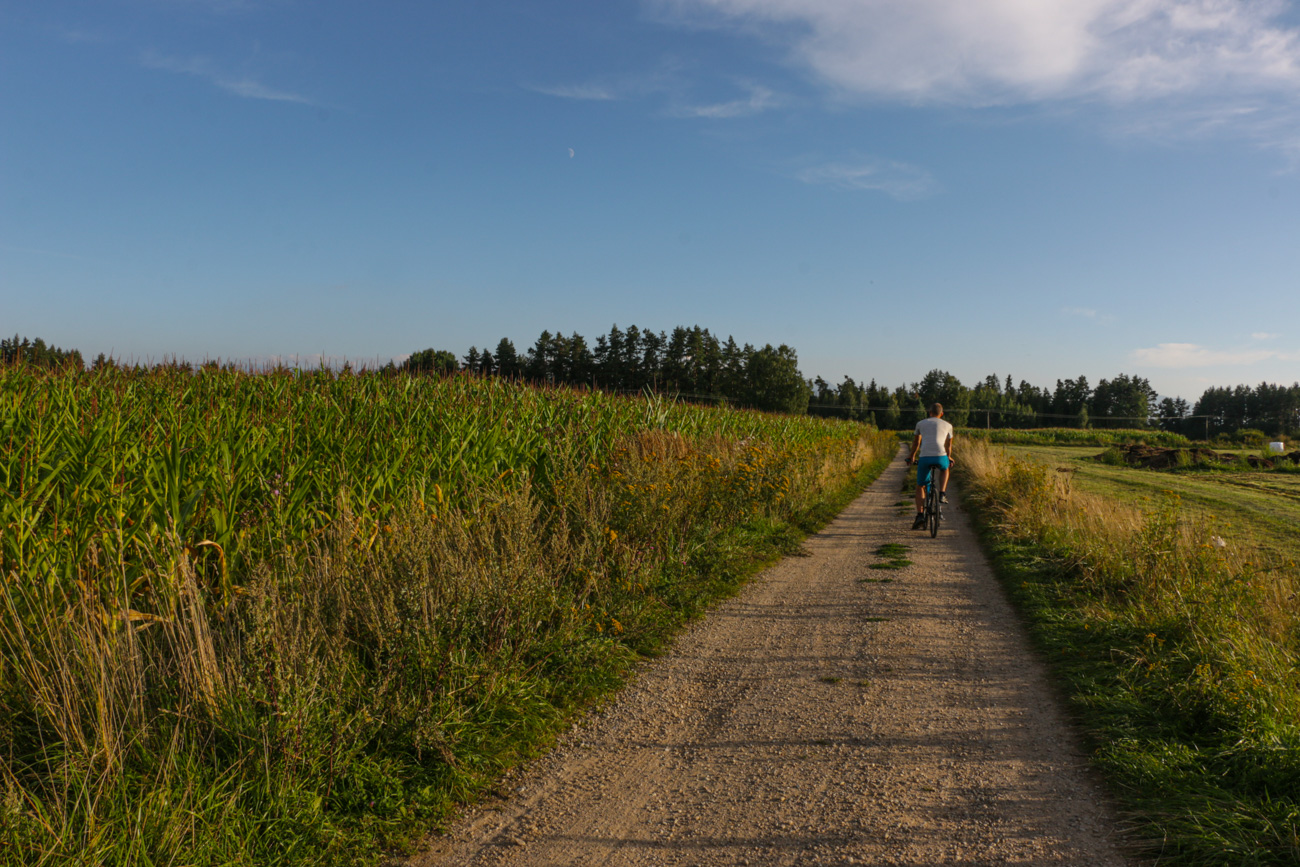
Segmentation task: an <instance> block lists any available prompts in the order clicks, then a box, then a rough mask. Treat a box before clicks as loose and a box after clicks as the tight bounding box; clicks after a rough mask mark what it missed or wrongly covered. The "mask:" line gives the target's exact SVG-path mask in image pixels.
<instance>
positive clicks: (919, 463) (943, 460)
mask: <svg viewBox="0 0 1300 867" xmlns="http://www.w3.org/2000/svg"><path fill="white" fill-rule="evenodd" d="M930 467H938V468H939V469H941V470H946V469H948V456H947V455H939V457H937V458H917V459H916V486H917V487H918V488H924V487H925V486H926V485H928V484H930Z"/></svg>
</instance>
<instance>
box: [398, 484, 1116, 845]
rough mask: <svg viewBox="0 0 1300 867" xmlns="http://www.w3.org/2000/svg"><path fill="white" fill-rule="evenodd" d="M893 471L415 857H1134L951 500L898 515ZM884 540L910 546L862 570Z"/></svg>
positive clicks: (900, 497)
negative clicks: (920, 518) (923, 519)
mask: <svg viewBox="0 0 1300 867" xmlns="http://www.w3.org/2000/svg"><path fill="white" fill-rule="evenodd" d="M905 469H906V468H905V466H904V465H903V464H902V462H901V460H900V461H897V462H895V463H894V464H893V466H891V467H890V468H889V469H888V470H887V471H886V472H885V474H884V475H883V476H882V477H881V479H880V480H879V481H877V482H876V484H875V485H873V486H872V488H871V489H870V490H869V491H868V492H867V493H866V494H864V495H863V496H862V497H861V498H859V499H858V500H857V501H856V502H855V503H854V504H853V505H852V506H850V507H849V508H848V509H847V510H846V511H845V512H844V513H843V514H842V515H841V516H840V517H839V518H838V519H836V521H835V522H834V523H833V524H831V525H830V526H829V527H827V528H826V529H825V530H824V531H823V532H821V533H819V534H817V535H816V536H815V537H813V538H811V539H810V540H809V541H808V542H807V544H806V546H805V554H806V556H799V557H791V558H787V559H786V560H785V561H783V562H781V563H779V564H778V565H776V566H774V567H773V568H771V569H769V570H768V571H767V572H765V573H764V574H763V575H762V576H760V577H759V578H758V579H757V580H755V581H754V582H753V583H752V584H751V585H750V586H749V587H747V588H746V590H745V591H744V592H743V593H742V594H741V595H739V596H738V597H736V598H735V599H732V600H730V601H728V602H726V603H724V604H723V605H721V606H719V607H718V608H717V609H716V610H715V611H714V612H713V613H712V614H711V615H710V616H709V617H708V618H707V619H706V620H705V621H703V622H702V623H700V624H698V625H696V626H695V627H694V628H693V629H691V630H689V631H688V632H687V633H686V634H684V635H683V636H682V637H681V639H680V640H679V641H678V642H677V644H676V645H675V646H674V648H673V649H672V651H671V652H670V653H668V654H667V655H666V656H664V657H663V658H661V659H659V660H656V661H655V662H653V663H652V664H649V665H647V666H646V668H645V669H644V670H643V672H642V673H641V674H640V676H639V677H638V678H637V680H636V682H635V683H634V684H633V685H632V686H631V687H629V688H628V689H627V690H626V691H625V692H624V693H623V694H622V695H621V696H619V697H618V698H617V699H616V700H615V701H614V702H612V703H611V705H610V706H609V707H608V708H607V709H606V710H605V711H604V712H603V713H600V714H598V715H596V716H594V717H593V718H592V719H591V720H590V721H589V722H587V723H586V724H584V725H582V726H580V727H579V728H577V729H576V730H575V731H574V732H572V733H571V735H569V736H568V737H566V738H565V740H564V741H563V742H562V743H561V745H560V747H559V748H558V749H557V750H555V751H554V752H553V753H552V754H550V755H548V756H547V757H546V758H544V759H541V760H539V761H537V762H535V763H533V765H532V766H530V767H529V768H527V769H525V770H524V771H523V772H522V773H520V774H518V775H516V776H514V777H512V779H511V780H510V782H509V786H510V788H511V790H512V792H513V793H512V795H511V796H510V797H509V798H507V799H504V800H500V801H496V802H493V803H488V804H486V805H484V806H483V807H481V808H479V809H477V810H475V811H473V812H472V813H470V814H469V815H467V816H466V817H465V818H464V819H463V820H462V821H460V822H459V823H458V824H457V825H455V826H454V827H453V829H452V831H451V833H450V834H448V835H446V836H443V837H439V838H435V839H433V840H431V841H430V847H431V848H430V849H429V850H428V851H427V852H425V853H424V854H422V855H421V856H419V857H417V858H415V859H413V861H412V864H414V865H418V867H433V865H489V864H493V865H495V864H512V865H589V864H601V865H645V864H656V865H657V864H671V865H690V864H696V865H721V864H728V865H731V864H753V865H759V864H763V865H768V864H908V865H936V864H949V863H974V864H1002V863H1012V864H1079V865H1090V867H1103V865H1122V864H1129V863H1131V862H1130V861H1128V860H1127V859H1126V858H1125V857H1124V856H1123V855H1122V854H1121V853H1120V851H1119V848H1118V845H1117V839H1116V838H1117V834H1116V828H1117V822H1116V819H1115V817H1114V816H1113V814H1112V813H1111V812H1110V811H1109V809H1108V808H1107V807H1105V806H1104V805H1103V804H1102V803H1101V801H1100V795H1099V792H1098V789H1097V787H1096V785H1095V784H1094V782H1093V781H1092V780H1091V778H1090V777H1089V775H1088V774H1087V773H1086V772H1085V770H1084V769H1083V760H1082V757H1081V756H1080V754H1079V751H1078V748H1077V745H1076V744H1075V742H1074V740H1073V738H1072V737H1071V736H1070V734H1069V733H1068V732H1067V730H1066V728H1065V725H1064V723H1063V721H1062V717H1061V715H1060V714H1059V713H1058V711H1057V709H1056V703H1055V700H1054V698H1053V696H1052V693H1051V691H1050V689H1049V688H1048V686H1047V684H1046V681H1045V678H1044V674H1043V671H1042V669H1041V667H1040V665H1039V664H1037V663H1036V662H1035V661H1034V660H1032V659H1031V657H1030V654H1029V651H1028V649H1027V644H1026V641H1025V638H1024V636H1023V633H1022V630H1021V628H1020V627H1019V625H1018V624H1017V622H1016V620H1015V618H1014V617H1013V615H1012V613H1011V610H1010V608H1009V607H1008V605H1007V603H1006V601H1005V600H1004V598H1003V596H1002V594H1001V591H1000V589H999V588H998V586H997V584H996V582H995V581H994V579H993V577H992V575H991V574H990V572H989V570H988V567H987V566H986V565H985V562H984V560H983V558H982V556H981V555H980V553H979V551H978V549H977V547H976V544H975V540H974V537H973V534H972V532H971V529H970V527H969V525H968V523H967V521H966V518H965V515H964V514H962V513H961V512H960V511H959V510H957V509H956V508H951V507H950V508H949V510H948V515H949V520H948V522H947V523H946V524H945V527H944V528H943V529H942V530H941V531H940V534H939V537H938V538H937V539H931V538H930V537H929V535H928V534H922V533H912V532H910V531H909V530H908V527H909V526H910V524H911V521H910V510H911V507H910V505H908V506H907V507H906V509H907V510H908V514H901V513H902V510H901V509H900V508H899V507H898V506H896V504H897V503H898V502H900V501H902V500H908V501H909V503H910V497H908V496H906V495H901V494H900V490H901V487H902V483H903V476H904V471H905ZM887 542H900V543H903V544H906V545H910V546H911V550H910V551H909V552H908V554H907V556H908V557H909V558H910V559H911V560H912V561H913V565H911V566H908V567H906V568H904V569H902V570H899V571H888V570H873V569H871V568H869V567H870V565H871V564H872V563H877V562H880V560H881V558H879V557H877V556H876V555H874V554H873V553H872V552H873V551H874V549H876V548H877V547H878V546H879V545H882V544H884V543H887ZM882 578H892V579H893V580H892V581H890V582H887V583H880V582H879V579H882Z"/></svg>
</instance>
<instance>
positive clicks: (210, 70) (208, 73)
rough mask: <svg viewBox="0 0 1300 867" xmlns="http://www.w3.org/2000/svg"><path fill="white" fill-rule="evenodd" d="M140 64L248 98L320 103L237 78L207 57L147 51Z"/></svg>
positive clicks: (244, 78) (247, 78)
mask: <svg viewBox="0 0 1300 867" xmlns="http://www.w3.org/2000/svg"><path fill="white" fill-rule="evenodd" d="M140 62H141V63H143V64H144V65H145V66H147V67H149V68H150V69H161V70H164V71H166V72H175V73H179V74H181V75H193V76H195V77H197V78H202V79H204V80H206V81H208V82H209V83H210V84H212V85H214V86H216V87H219V88H220V89H222V90H224V91H226V92H227V93H233V94H234V95H236V96H242V97H244V98H246V99H266V100H271V101H273V102H295V103H299V104H301V105H317V103H316V102H315V101H314V100H312V99H309V98H307V97H305V96H302V95H301V94H297V93H292V92H290V91H287V90H277V89H275V88H272V87H268V86H267V85H265V84H262V83H261V82H260V81H257V80H255V79H253V78H251V77H249V76H236V75H231V74H229V73H226V72H224V71H222V70H221V69H219V68H218V67H217V65H216V64H214V63H213V62H212V61H211V60H209V59H208V58H206V57H170V56H167V55H162V54H158V53H156V52H145V54H144V55H143V56H142V57H141V58H140Z"/></svg>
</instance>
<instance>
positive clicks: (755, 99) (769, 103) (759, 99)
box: [673, 84, 781, 118]
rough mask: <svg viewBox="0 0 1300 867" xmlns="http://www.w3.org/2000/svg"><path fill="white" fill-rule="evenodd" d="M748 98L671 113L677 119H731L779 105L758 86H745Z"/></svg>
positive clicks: (763, 88)
mask: <svg viewBox="0 0 1300 867" xmlns="http://www.w3.org/2000/svg"><path fill="white" fill-rule="evenodd" d="M747 88H748V90H749V96H748V97H746V98H744V99H733V100H731V101H730V102H716V103H712V104H709V105H693V106H686V107H683V108H679V109H677V110H676V111H674V112H673V113H674V114H676V115H678V116H679V117H708V118H731V117H744V116H746V115H751V114H758V113H759V112H763V111H767V110H768V109H770V108H776V107H777V106H779V105H780V104H781V101H780V99H778V98H777V96H776V94H774V93H773V92H772V91H771V90H769V89H767V88H766V87H762V86H760V85H756V84H751V85H747Z"/></svg>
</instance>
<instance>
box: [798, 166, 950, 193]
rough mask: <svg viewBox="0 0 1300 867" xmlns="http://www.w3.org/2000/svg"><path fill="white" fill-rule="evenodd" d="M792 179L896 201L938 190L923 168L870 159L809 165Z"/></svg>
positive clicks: (937, 185) (937, 184) (935, 182)
mask: <svg viewBox="0 0 1300 867" xmlns="http://www.w3.org/2000/svg"><path fill="white" fill-rule="evenodd" d="M795 177H796V178H798V179H799V180H801V181H803V182H804V183H806V184H823V185H826V186H831V187H838V188H839V189H842V190H860V191H872V192H881V193H885V194H886V195H888V196H891V197H893V198H895V199H898V200H900V201H915V200H917V199H924V198H928V197H930V196H933V195H935V194H936V193H938V192H939V191H940V186H939V182H938V181H936V180H935V179H934V177H933V176H932V175H931V174H930V173H929V172H927V171H926V170H925V169H923V168H920V167H919V166H914V165H909V164H908V163H902V162H897V161H895V160H885V159H880V158H878V157H870V156H857V157H853V158H850V159H846V160H842V161H834V162H820V163H817V164H814V165H809V166H806V167H805V168H803V169H800V170H799V171H798V172H796V173H795Z"/></svg>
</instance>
